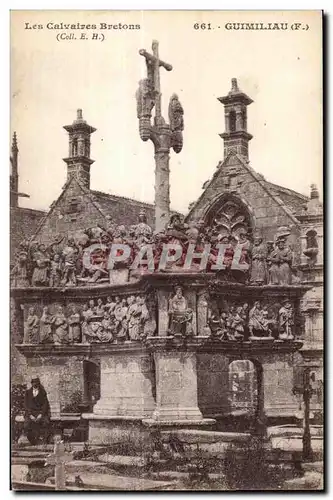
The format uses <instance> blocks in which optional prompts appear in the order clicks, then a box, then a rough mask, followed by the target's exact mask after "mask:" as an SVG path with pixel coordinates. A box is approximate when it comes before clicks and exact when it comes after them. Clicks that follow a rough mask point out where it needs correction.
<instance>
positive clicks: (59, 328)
mask: <svg viewBox="0 0 333 500" xmlns="http://www.w3.org/2000/svg"><path fill="white" fill-rule="evenodd" d="M53 325H54V332H53V339H54V343H55V344H68V343H69V338H68V322H67V319H66V316H65V314H64V309H63V307H62V306H58V307H57V312H56V314H55V315H54V317H53Z"/></svg>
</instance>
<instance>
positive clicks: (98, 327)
mask: <svg viewBox="0 0 333 500" xmlns="http://www.w3.org/2000/svg"><path fill="white" fill-rule="evenodd" d="M85 335H86V340H87V341H88V342H89V343H95V342H97V343H98V342H100V341H101V337H103V327H102V318H101V317H99V316H90V317H89V318H88V327H87V330H86V334H85Z"/></svg>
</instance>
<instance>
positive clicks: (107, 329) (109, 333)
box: [99, 311, 116, 342]
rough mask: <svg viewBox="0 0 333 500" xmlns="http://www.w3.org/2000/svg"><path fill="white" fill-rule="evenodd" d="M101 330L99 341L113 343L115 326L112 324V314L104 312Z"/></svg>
mask: <svg viewBox="0 0 333 500" xmlns="http://www.w3.org/2000/svg"><path fill="white" fill-rule="evenodd" d="M101 327H102V328H101V330H100V332H99V340H100V342H112V341H113V338H114V337H113V335H114V333H115V330H116V329H115V326H114V325H113V324H112V321H111V318H110V314H109V313H108V311H105V312H104V316H103V319H102V322H101Z"/></svg>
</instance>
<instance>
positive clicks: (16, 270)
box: [10, 245, 30, 287]
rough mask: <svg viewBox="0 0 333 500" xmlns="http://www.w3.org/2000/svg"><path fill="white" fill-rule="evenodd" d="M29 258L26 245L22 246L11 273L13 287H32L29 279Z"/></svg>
mask: <svg viewBox="0 0 333 500" xmlns="http://www.w3.org/2000/svg"><path fill="white" fill-rule="evenodd" d="M28 256H29V253H28V249H27V248H26V247H25V246H24V245H20V249H19V251H18V254H17V255H16V263H15V265H14V267H13V269H12V271H11V273H10V275H11V285H12V286H13V287H28V286H30V282H29V278H28Z"/></svg>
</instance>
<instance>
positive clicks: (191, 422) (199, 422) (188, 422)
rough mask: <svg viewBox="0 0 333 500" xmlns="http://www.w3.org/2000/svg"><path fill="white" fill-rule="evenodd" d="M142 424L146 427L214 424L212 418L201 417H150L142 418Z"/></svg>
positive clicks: (214, 421)
mask: <svg viewBox="0 0 333 500" xmlns="http://www.w3.org/2000/svg"><path fill="white" fill-rule="evenodd" d="M142 423H143V425H145V426H147V427H189V426H200V427H201V426H209V425H214V424H215V423H216V420H214V419H213V418H203V419H202V420H154V419H152V418H144V419H142Z"/></svg>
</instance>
